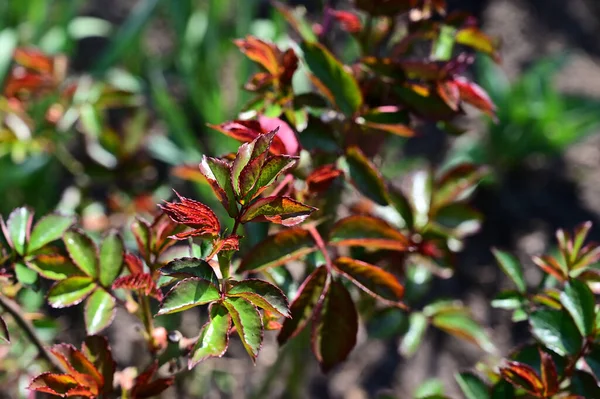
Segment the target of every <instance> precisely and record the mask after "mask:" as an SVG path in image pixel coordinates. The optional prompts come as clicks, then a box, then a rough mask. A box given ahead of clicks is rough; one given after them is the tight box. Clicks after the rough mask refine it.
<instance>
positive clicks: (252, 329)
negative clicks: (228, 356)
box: [223, 298, 263, 360]
mask: <svg viewBox="0 0 600 399" xmlns="http://www.w3.org/2000/svg"><path fill="white" fill-rule="evenodd" d="M223 305H225V307H226V308H227V311H228V312H229V314H230V315H231V319H232V320H233V324H234V325H235V328H236V330H237V332H238V335H239V336H240V339H241V340H242V344H243V345H244V348H246V351H247V352H248V354H249V355H250V357H251V358H252V360H255V359H256V356H258V351H259V350H260V346H261V344H262V339H263V324H262V318H261V317H260V313H259V312H258V309H256V307H255V306H254V305H253V304H252V303H250V302H249V301H247V300H246V299H244V298H227V299H225V301H224V302H223Z"/></svg>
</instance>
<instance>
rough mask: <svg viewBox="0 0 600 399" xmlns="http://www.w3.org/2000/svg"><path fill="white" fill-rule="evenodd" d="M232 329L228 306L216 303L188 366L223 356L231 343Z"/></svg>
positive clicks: (211, 309)
mask: <svg viewBox="0 0 600 399" xmlns="http://www.w3.org/2000/svg"><path fill="white" fill-rule="evenodd" d="M230 329H231V315H230V314H229V312H228V311H227V308H226V307H225V306H223V305H221V304H219V303H215V304H214V305H212V307H211V308H210V320H209V321H208V322H207V323H206V324H205V325H204V327H202V331H201V332H200V336H199V337H198V341H197V342H196V344H195V345H194V348H193V349H192V354H191V357H190V360H189V362H188V367H189V368H190V369H191V368H193V367H194V366H195V365H196V364H198V363H200V362H201V361H203V360H205V359H208V358H211V357H221V356H223V355H224V354H225V351H227V346H228V345H229V330H230Z"/></svg>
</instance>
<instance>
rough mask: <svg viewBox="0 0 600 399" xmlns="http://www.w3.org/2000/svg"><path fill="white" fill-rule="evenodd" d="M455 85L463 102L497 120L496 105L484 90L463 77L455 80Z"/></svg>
mask: <svg viewBox="0 0 600 399" xmlns="http://www.w3.org/2000/svg"><path fill="white" fill-rule="evenodd" d="M454 84H455V85H456V87H458V91H459V92H460V98H461V100H462V101H464V102H467V103H469V104H471V105H472V106H474V107H475V108H478V109H480V110H481V111H483V112H484V113H486V114H488V115H489V116H491V117H492V118H493V119H496V105H495V104H494V102H493V101H492V99H491V98H490V96H489V95H488V94H487V93H486V92H485V90H483V88H481V87H480V86H479V85H477V84H476V83H474V82H471V81H470V80H468V79H467V78H464V77H462V76H459V77H456V78H454Z"/></svg>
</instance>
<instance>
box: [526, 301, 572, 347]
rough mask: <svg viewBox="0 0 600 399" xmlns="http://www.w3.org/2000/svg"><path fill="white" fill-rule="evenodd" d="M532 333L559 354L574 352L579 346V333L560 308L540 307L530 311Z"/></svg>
mask: <svg viewBox="0 0 600 399" xmlns="http://www.w3.org/2000/svg"><path fill="white" fill-rule="evenodd" d="M529 323H530V325H531V328H532V332H533V335H534V336H535V337H536V338H537V339H538V340H540V341H541V342H542V343H543V344H544V345H546V347H547V348H548V349H551V350H553V351H554V352H556V353H558V354H559V355H563V356H564V355H567V354H575V353H577V352H578V351H579V349H580V348H581V341H582V338H581V335H580V334H579V331H578V329H577V326H576V325H575V323H573V320H572V319H571V318H570V317H569V315H568V314H567V313H565V312H563V311H560V310H551V309H540V310H536V311H534V312H533V313H531V315H530V317H529Z"/></svg>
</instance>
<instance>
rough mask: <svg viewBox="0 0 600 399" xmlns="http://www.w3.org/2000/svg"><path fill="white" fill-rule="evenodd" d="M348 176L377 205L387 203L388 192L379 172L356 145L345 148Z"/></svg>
mask: <svg viewBox="0 0 600 399" xmlns="http://www.w3.org/2000/svg"><path fill="white" fill-rule="evenodd" d="M346 161H347V162H348V167H349V169H350V178H351V179H352V183H353V184H354V186H356V188H357V189H358V190H359V191H360V192H361V193H362V194H363V195H364V196H366V197H367V198H369V199H371V200H373V201H375V202H376V203H378V204H379V205H387V204H388V194H387V190H386V188H385V184H384V182H383V177H382V176H381V173H379V171H378V170H377V168H376V167H375V165H373V163H372V162H371V161H369V160H368V159H367V157H366V156H365V154H363V152H362V151H361V150H360V149H359V148H358V147H355V146H354V147H350V148H348V149H347V150H346Z"/></svg>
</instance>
